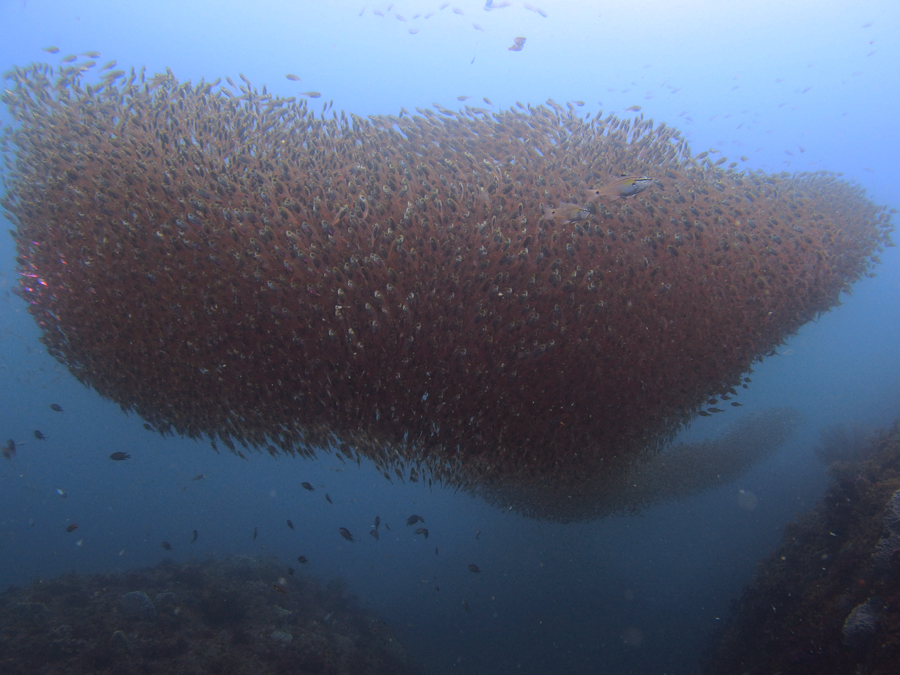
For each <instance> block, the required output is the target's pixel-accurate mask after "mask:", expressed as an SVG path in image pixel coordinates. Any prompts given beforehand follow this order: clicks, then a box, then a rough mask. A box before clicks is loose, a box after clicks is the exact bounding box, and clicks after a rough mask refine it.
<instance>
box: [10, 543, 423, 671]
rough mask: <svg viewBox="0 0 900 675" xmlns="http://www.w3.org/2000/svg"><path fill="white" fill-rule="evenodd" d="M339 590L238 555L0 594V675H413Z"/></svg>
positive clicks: (399, 651) (385, 632) (369, 617)
mask: <svg viewBox="0 0 900 675" xmlns="http://www.w3.org/2000/svg"><path fill="white" fill-rule="evenodd" d="M345 591H346V585H341V584H339V583H338V584H334V583H332V584H329V585H327V586H325V587H323V586H321V585H319V584H318V582H316V581H314V580H312V579H310V578H308V577H302V576H300V575H299V574H298V575H293V574H290V573H288V571H287V568H285V567H283V566H281V565H280V564H278V563H277V561H275V560H271V559H266V560H261V559H258V558H253V557H248V556H236V557H232V558H227V559H223V560H209V561H204V562H202V563H197V562H189V563H185V564H176V563H173V562H171V561H167V562H163V563H161V564H160V565H157V566H155V567H151V568H147V569H141V570H135V571H132V572H128V573H125V574H119V575H113V574H97V575H91V576H78V575H67V576H64V577H60V578H58V579H52V580H43V581H37V582H35V583H34V584H33V585H32V586H31V587H29V588H13V589H9V590H8V591H6V592H5V593H3V595H2V596H0V672H2V673H4V675H19V674H20V673H21V674H23V675H24V674H26V673H27V674H29V675H32V674H34V673H41V674H42V675H56V674H63V673H65V674H66V675H76V674H81V673H92V674H96V675H106V674H109V675H112V674H115V675H131V674H137V673H166V674H167V675H181V674H182V673H190V674H192V675H197V674H200V673H217V674H221V675H244V674H246V675H249V674H251V673H252V674H253V675H265V674H267V673H300V674H306V673H317V674H318V673H321V674H328V675H343V674H351V673H352V675H362V674H373V675H405V674H407V673H414V672H416V670H415V669H414V668H413V666H412V665H411V664H410V662H409V659H408V658H407V656H406V652H405V650H404V649H403V647H402V646H401V645H400V644H399V643H398V642H397V640H396V639H395V638H394V637H393V636H392V635H391V633H390V630H389V629H388V627H387V626H386V624H385V623H384V622H383V621H381V620H380V619H379V618H378V617H377V616H375V615H374V614H373V613H372V612H370V611H368V610H364V609H361V608H360V607H359V606H358V605H357V604H356V602H354V600H353V598H352V597H348V596H347V595H346V593H345Z"/></svg>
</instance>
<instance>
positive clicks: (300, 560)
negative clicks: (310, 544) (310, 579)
mask: <svg viewBox="0 0 900 675" xmlns="http://www.w3.org/2000/svg"><path fill="white" fill-rule="evenodd" d="M297 562H298V563H300V564H301V565H305V564H306V563H308V562H309V558H307V557H306V556H305V555H298V556H297Z"/></svg>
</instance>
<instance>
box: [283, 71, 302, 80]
mask: <svg viewBox="0 0 900 675" xmlns="http://www.w3.org/2000/svg"><path fill="white" fill-rule="evenodd" d="M285 77H286V78H287V79H289V80H290V81H291V82H299V81H300V78H299V77H297V76H296V75H294V74H293V73H288V74H287V75H285Z"/></svg>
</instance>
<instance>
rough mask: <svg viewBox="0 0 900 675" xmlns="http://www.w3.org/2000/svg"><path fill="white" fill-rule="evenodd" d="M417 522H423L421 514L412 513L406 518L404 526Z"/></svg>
mask: <svg viewBox="0 0 900 675" xmlns="http://www.w3.org/2000/svg"><path fill="white" fill-rule="evenodd" d="M418 522H422V523H424V522H425V519H424V518H423V517H422V516H417V515H415V514H413V515H411V516H410V517H409V518H407V519H406V526H407V527H409V526H410V525H415V524H416V523H418Z"/></svg>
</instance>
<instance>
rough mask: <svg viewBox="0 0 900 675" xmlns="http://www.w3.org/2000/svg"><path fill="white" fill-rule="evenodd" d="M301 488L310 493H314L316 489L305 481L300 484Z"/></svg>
mask: <svg viewBox="0 0 900 675" xmlns="http://www.w3.org/2000/svg"><path fill="white" fill-rule="evenodd" d="M300 487H302V488H303V489H304V490H309V491H310V492H312V491H313V490H315V489H316V488H314V487H313V486H312V485H310V484H309V483H307V482H306V481H303V482H302V483H300Z"/></svg>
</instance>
